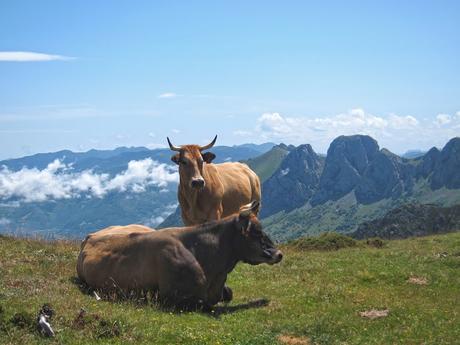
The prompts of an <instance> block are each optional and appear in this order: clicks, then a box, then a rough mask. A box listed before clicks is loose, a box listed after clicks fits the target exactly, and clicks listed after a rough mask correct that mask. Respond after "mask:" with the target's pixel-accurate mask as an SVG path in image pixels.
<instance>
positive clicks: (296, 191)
mask: <svg viewBox="0 0 460 345" xmlns="http://www.w3.org/2000/svg"><path fill="white" fill-rule="evenodd" d="M323 165H324V158H322V157H320V156H318V155H317V154H316V153H315V151H313V149H312V147H311V146H310V145H308V144H307V145H300V146H298V147H297V148H295V149H293V150H291V152H290V153H289V154H288V155H287V156H286V158H285V159H284V160H283V162H282V163H281V165H280V166H279V168H278V169H277V170H276V171H275V173H274V174H273V175H272V176H271V177H270V178H269V179H268V180H267V181H265V183H263V185H262V205H263V207H262V210H261V216H262V217H267V216H270V215H272V214H275V213H277V212H279V211H281V210H285V211H287V212H289V211H290V210H293V209H295V208H297V207H300V206H302V205H304V204H305V203H306V202H307V201H308V200H309V199H310V198H311V197H312V196H313V193H314V192H315V191H316V190H317V189H318V186H319V179H320V176H321V173H322V170H323Z"/></svg>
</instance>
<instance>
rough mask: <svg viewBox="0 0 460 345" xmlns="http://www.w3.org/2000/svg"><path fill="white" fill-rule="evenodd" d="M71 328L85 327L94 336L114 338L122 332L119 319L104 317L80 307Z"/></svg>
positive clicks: (81, 328)
mask: <svg viewBox="0 0 460 345" xmlns="http://www.w3.org/2000/svg"><path fill="white" fill-rule="evenodd" d="M72 328H73V329H77V330H83V329H87V330H89V331H90V332H91V333H92V335H93V336H94V337H95V338H114V337H119V336H120V335H121V333H122V325H121V322H120V321H118V320H108V319H104V318H102V317H101V316H99V315H98V314H90V313H87V312H86V311H85V310H84V309H81V310H80V312H79V313H78V315H77V316H76V317H75V319H74V320H73V322H72Z"/></svg>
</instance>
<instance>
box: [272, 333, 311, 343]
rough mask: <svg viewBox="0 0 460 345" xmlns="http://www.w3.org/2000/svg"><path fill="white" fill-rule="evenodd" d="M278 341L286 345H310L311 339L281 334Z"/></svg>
mask: <svg viewBox="0 0 460 345" xmlns="http://www.w3.org/2000/svg"><path fill="white" fill-rule="evenodd" d="M278 341H279V342H280V343H281V344H286V345H310V344H311V342H310V339H308V338H305V337H294V336H292V335H286V334H281V335H279V336H278Z"/></svg>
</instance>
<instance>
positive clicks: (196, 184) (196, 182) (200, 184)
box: [190, 178, 205, 189]
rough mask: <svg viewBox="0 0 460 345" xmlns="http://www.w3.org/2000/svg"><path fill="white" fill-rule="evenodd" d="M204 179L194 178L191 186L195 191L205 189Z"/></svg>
mask: <svg viewBox="0 0 460 345" xmlns="http://www.w3.org/2000/svg"><path fill="white" fill-rule="evenodd" d="M204 185H205V183H204V179H203V178H194V179H192V182H190V186H191V187H192V188H195V189H203V188H204Z"/></svg>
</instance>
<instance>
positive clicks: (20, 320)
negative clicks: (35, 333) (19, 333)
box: [10, 312, 35, 330]
mask: <svg viewBox="0 0 460 345" xmlns="http://www.w3.org/2000/svg"><path fill="white" fill-rule="evenodd" d="M10 323H11V324H12V325H13V326H15V327H18V328H22V329H28V330H35V317H34V316H32V315H31V314H29V313H26V312H21V313H16V314H14V315H13V316H12V317H11V319H10Z"/></svg>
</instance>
